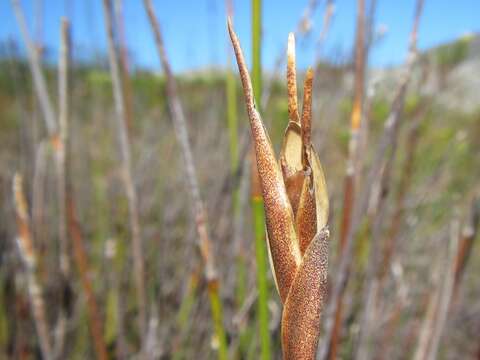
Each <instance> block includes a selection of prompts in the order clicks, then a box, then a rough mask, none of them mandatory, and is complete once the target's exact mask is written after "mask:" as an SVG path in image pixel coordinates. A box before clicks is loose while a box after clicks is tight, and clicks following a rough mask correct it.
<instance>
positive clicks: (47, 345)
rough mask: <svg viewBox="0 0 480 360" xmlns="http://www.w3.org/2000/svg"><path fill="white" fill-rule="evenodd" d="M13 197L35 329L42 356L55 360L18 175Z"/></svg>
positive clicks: (23, 195) (26, 205)
mask: <svg viewBox="0 0 480 360" xmlns="http://www.w3.org/2000/svg"><path fill="white" fill-rule="evenodd" d="M13 197H14V205H15V213H16V221H17V229H18V237H17V245H18V250H19V252H20V255H21V257H22V259H23V261H24V263H25V268H26V272H27V280H28V283H27V286H28V292H29V297H30V304H31V307H32V314H33V318H34V322H35V328H36V330H37V335H38V339H39V343H40V349H41V352H42V356H43V357H44V358H45V359H47V360H50V359H53V353H52V343H51V339H50V335H49V326H48V323H47V318H46V314H45V304H44V302H43V298H42V296H43V295H42V293H43V289H42V286H41V284H40V283H39V281H38V279H37V263H38V260H37V255H36V253H35V249H34V247H33V241H32V235H31V231H30V220H29V216H28V204H27V201H26V199H25V194H24V193H23V179H22V177H21V176H20V175H19V174H18V173H17V174H15V176H14V177H13Z"/></svg>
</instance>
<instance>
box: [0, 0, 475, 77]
mask: <svg viewBox="0 0 480 360" xmlns="http://www.w3.org/2000/svg"><path fill="white" fill-rule="evenodd" d="M308 1H309V0H297V1H285V0H283V1H279V0H277V1H275V0H264V2H263V56H262V62H263V65H264V67H266V68H272V66H273V64H274V62H275V59H276V58H277V56H278V54H279V52H280V51H281V49H282V48H283V47H284V46H285V43H286V39H287V34H288V32H290V31H292V30H294V29H295V27H296V23H297V22H298V19H299V18H300V17H301V15H302V13H303V10H304V8H305V7H306V6H307V3H308ZM318 1H319V6H318V7H317V10H316V12H315V14H314V17H313V19H312V20H313V31H312V34H311V35H310V37H309V38H308V39H306V40H305V41H298V42H297V62H298V64H299V66H300V67H302V68H304V67H306V66H307V65H309V64H311V63H313V61H314V59H315V41H316V39H317V38H318V35H319V33H320V30H321V27H322V21H323V14H324V9H325V2H326V1H325V0H318ZM39 3H40V4H42V3H43V6H41V7H40V8H41V9H43V11H42V12H43V16H42V17H41V18H42V24H43V25H42V27H41V29H42V30H41V32H40V37H41V39H42V41H43V42H44V43H46V44H47V46H48V47H49V48H51V49H52V50H53V53H54V54H55V52H56V49H57V44H58V41H59V27H60V17H61V16H64V15H65V16H68V17H69V18H70V19H71V22H72V32H73V34H72V35H73V41H74V44H75V50H74V51H75V52H74V57H76V58H82V57H83V58H84V57H87V56H88V54H91V53H93V52H95V51H99V52H102V51H104V50H105V48H106V38H105V28H104V23H103V12H102V5H101V3H102V1H101V0H77V1H74V0H70V1H68V0H21V4H22V6H23V9H24V10H25V13H26V15H27V20H28V23H29V25H30V29H31V31H32V32H33V31H34V24H35V17H34V16H33V14H34V13H35V12H36V11H35V9H37V8H38V5H37V4H39ZM123 3H124V14H125V31H126V38H127V44H128V47H129V49H130V52H131V62H132V63H134V64H135V66H139V67H147V68H150V69H153V70H156V69H159V62H158V57H157V54H156V50H155V47H154V43H153V37H152V32H151V30H150V27H149V24H148V20H147V18H146V14H145V11H144V8H143V2H142V1H141V0H123ZM367 3H368V0H367ZM234 4H235V28H236V30H237V33H238V35H239V37H240V40H241V42H242V46H243V48H244V50H245V52H246V55H247V56H248V57H249V54H250V51H249V49H250V26H251V22H250V11H251V8H250V1H248V0H243V1H239V0H237V1H234ZM377 4H378V6H377V16H376V19H377V21H376V24H377V27H382V28H384V29H387V32H386V33H385V35H384V36H383V38H382V40H381V41H380V42H379V43H378V44H377V45H376V46H375V48H374V49H373V51H372V53H371V56H370V64H371V65H373V66H388V65H392V64H398V63H401V62H402V61H403V59H404V58H405V52H406V49H407V45H408V34H409V32H410V28H411V22H412V15H413V11H414V6H415V0H396V1H393V0H377ZM154 5H155V9H156V12H157V16H158V18H159V21H160V23H161V25H162V30H163V33H164V38H165V43H166V47H167V52H168V55H169V57H170V60H171V63H172V66H173V68H174V70H175V71H176V72H180V71H185V70H189V69H195V68H202V67H206V66H209V65H212V64H214V65H222V66H223V65H224V64H225V63H226V54H227V45H228V43H227V38H226V36H227V34H226V26H225V15H224V14H225V7H224V0H176V1H169V0H154ZM335 5H336V8H335V15H334V17H333V19H332V25H331V28H330V31H329V34H328V36H327V39H326V42H325V44H324V47H323V48H324V52H325V54H333V53H335V52H340V53H344V54H348V53H349V52H350V50H351V47H352V43H353V40H354V36H355V12H356V1H355V0H337V1H335ZM479 13H480V4H479V3H478V0H459V1H455V2H452V1H451V0H450V1H449V0H425V7H424V12H423V16H422V20H421V24H420V32H419V47H420V48H421V49H425V48H429V47H432V46H435V45H437V44H440V43H442V42H445V41H449V40H452V39H455V38H458V37H459V36H461V35H463V34H465V33H467V32H479V31H480V21H479V20H480V17H479V16H478V14H479ZM0 18H1V19H3V20H2V21H1V25H0V41H3V40H5V39H7V38H14V39H17V40H20V37H19V30H18V26H17V23H16V20H15V17H14V15H13V11H12V8H11V4H10V1H8V0H4V1H1V2H0Z"/></svg>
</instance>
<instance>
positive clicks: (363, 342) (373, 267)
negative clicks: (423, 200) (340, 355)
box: [356, 109, 423, 360]
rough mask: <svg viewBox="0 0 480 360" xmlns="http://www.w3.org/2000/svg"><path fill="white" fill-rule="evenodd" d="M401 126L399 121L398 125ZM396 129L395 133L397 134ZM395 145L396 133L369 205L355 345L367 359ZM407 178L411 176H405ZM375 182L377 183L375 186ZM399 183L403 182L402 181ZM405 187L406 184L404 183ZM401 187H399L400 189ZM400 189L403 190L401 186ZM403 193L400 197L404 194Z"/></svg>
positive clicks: (379, 283) (412, 142)
mask: <svg viewBox="0 0 480 360" xmlns="http://www.w3.org/2000/svg"><path fill="white" fill-rule="evenodd" d="M402 114H403V111H402V109H400V111H399V116H402ZM422 115H423V112H421V113H420V117H421V116H422ZM418 123H419V120H417V122H416V124H414V125H416V126H413V130H412V133H411V134H410V136H411V137H413V139H412V138H410V139H409V140H410V141H409V145H412V148H411V149H410V148H409V149H408V150H407V151H409V152H411V155H410V158H408V157H407V160H406V161H409V162H407V164H406V167H409V168H410V169H408V168H407V169H406V170H408V172H410V175H411V171H412V166H413V165H412V163H413V154H414V152H413V151H414V149H415V143H416V137H417V136H418ZM398 126H400V123H399V124H398ZM398 131H399V130H398V129H397V130H396V133H397V134H398ZM397 144H398V135H395V136H393V137H392V141H391V144H390V151H389V152H388V156H387V157H386V158H385V159H384V160H383V165H382V171H381V175H380V176H379V178H378V179H376V184H374V185H373V186H374V188H377V189H378V190H376V193H378V196H377V197H376V199H375V200H376V201H375V204H374V205H373V206H372V205H371V206H370V208H373V209H371V211H372V213H373V220H372V222H373V226H372V237H371V241H370V249H371V250H370V254H369V259H368V261H367V263H368V265H367V270H366V279H365V283H366V285H365V288H364V289H365V290H364V293H363V305H364V307H363V309H362V310H361V312H363V313H362V314H361V316H360V317H361V323H360V331H359V335H358V344H357V348H356V358H358V359H360V360H362V359H367V358H369V357H370V355H369V351H370V348H371V344H370V342H371V331H372V327H373V322H375V318H376V309H377V303H378V293H379V290H380V289H381V286H382V281H381V280H382V279H381V278H380V274H381V272H380V271H381V270H382V268H381V266H382V260H383V256H382V255H383V254H382V247H381V241H380V240H381V238H382V235H383V231H382V230H383V227H382V225H383V223H384V222H385V216H386V214H387V211H386V209H385V206H386V201H387V199H388V195H389V194H390V185H391V173H392V170H393V164H394V162H395V157H396V153H397ZM408 180H410V178H408ZM377 184H378V185H377ZM401 185H402V184H401ZM404 186H405V185H404ZM401 190H402V189H401ZM402 191H405V189H403V190H402ZM404 195H405V194H403V195H402V196H404Z"/></svg>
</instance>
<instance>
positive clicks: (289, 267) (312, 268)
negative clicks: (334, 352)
mask: <svg viewBox="0 0 480 360" xmlns="http://www.w3.org/2000/svg"><path fill="white" fill-rule="evenodd" d="M228 30H229V33H230V38H231V40H232V44H233V48H234V51H235V56H236V58H237V64H238V68H239V72H240V77H241V80H242V85H243V89H244V95H245V102H246V106H247V113H248V117H249V119H250V127H251V130H252V137H253V143H254V147H255V155H256V161H257V168H258V173H259V178H260V185H261V188H262V195H263V200H264V207H265V219H266V227H267V243H268V251H269V255H270V265H271V268H272V272H273V274H274V279H275V282H276V285H277V289H278V292H279V295H280V298H281V300H282V303H283V306H284V307H283V314H282V349H283V355H284V359H286V360H288V359H314V358H315V352H316V347H317V344H318V337H319V333H320V315H321V311H322V307H323V303H324V298H325V294H326V290H327V268H328V237H329V233H328V229H327V226H326V225H327V220H328V194H327V188H326V183H325V176H324V174H323V170H322V166H321V164H320V159H319V157H318V155H317V153H316V152H315V149H314V148H313V146H312V144H311V141H310V139H311V121H312V88H313V71H312V70H311V69H309V70H308V71H307V74H306V77H305V84H304V99H303V109H302V116H301V117H300V116H299V113H298V105H297V85H296V69H295V39H294V36H293V34H290V35H289V38H288V48H287V57H288V61H287V88H288V115H289V123H288V126H287V129H286V131H285V136H284V139H283V144H282V149H281V153H280V159H279V161H278V162H277V160H276V158H275V154H274V151H273V147H272V145H271V142H270V139H269V137H268V134H267V132H266V130H265V127H264V125H263V122H262V120H261V117H260V114H259V113H258V111H257V109H256V107H255V101H254V97H253V92H252V85H251V81H250V76H249V74H248V70H247V67H246V64H245V60H244V57H243V54H242V50H241V48H240V43H239V41H238V38H237V36H236V34H235V32H234V31H233V28H232V24H231V22H230V20H229V21H228Z"/></svg>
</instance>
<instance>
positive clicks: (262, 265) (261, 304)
mask: <svg viewBox="0 0 480 360" xmlns="http://www.w3.org/2000/svg"><path fill="white" fill-rule="evenodd" d="M261 35H262V1H261V0H252V81H253V95H254V97H255V102H256V104H257V108H258V109H260V104H261V95H262V64H261ZM254 176H258V174H254ZM252 195H253V196H252V211H253V224H254V231H255V252H256V261H257V286H258V304H257V305H258V326H259V332H260V348H261V357H260V358H261V359H262V360H268V359H270V358H271V355H270V332H269V329H268V315H269V314H268V281H267V252H266V243H265V215H264V210H263V200H262V198H261V196H258V195H259V194H257V193H256V191H254V192H253V194H252Z"/></svg>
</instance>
